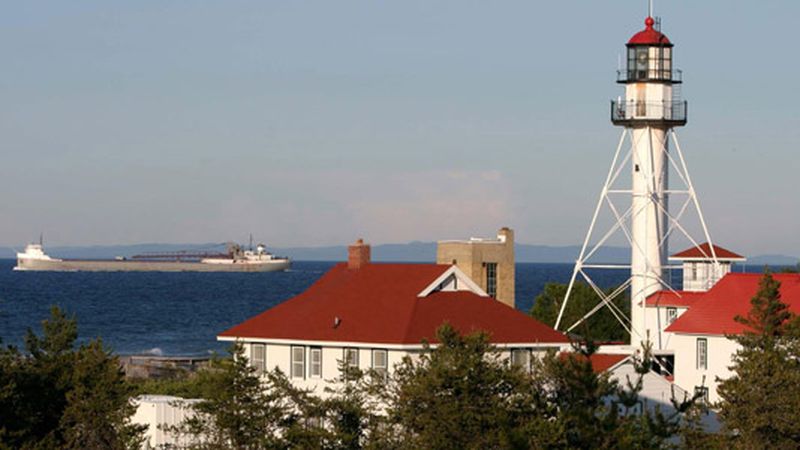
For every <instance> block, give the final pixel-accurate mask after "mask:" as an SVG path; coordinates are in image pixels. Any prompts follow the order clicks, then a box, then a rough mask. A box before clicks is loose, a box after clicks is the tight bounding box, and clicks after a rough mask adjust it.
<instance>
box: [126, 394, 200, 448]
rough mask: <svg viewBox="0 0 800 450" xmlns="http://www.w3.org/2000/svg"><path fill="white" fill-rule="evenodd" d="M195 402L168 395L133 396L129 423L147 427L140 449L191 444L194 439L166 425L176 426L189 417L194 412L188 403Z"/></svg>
mask: <svg viewBox="0 0 800 450" xmlns="http://www.w3.org/2000/svg"><path fill="white" fill-rule="evenodd" d="M199 401H200V400H187V399H183V398H180V397H172V396H168V395H140V396H139V397H136V398H135V399H134V402H133V403H134V405H135V406H136V412H135V413H134V414H133V417H131V422H132V423H134V424H138V425H145V426H146V427H147V429H146V430H145V434H144V437H145V441H144V443H143V444H142V448H143V449H149V448H164V447H168V448H184V447H185V446H188V445H190V444H193V443H195V439H193V438H191V437H189V436H181V435H178V434H176V433H172V432H171V431H169V429H168V427H172V426H177V425H180V424H181V423H182V422H183V421H184V420H186V419H189V418H191V417H192V416H193V415H194V411H193V410H192V405H194V404H195V403H197V402H199Z"/></svg>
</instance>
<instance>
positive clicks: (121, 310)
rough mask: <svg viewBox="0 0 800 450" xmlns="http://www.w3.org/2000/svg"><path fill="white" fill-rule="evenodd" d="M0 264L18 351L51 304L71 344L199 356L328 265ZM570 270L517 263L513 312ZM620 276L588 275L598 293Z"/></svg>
mask: <svg viewBox="0 0 800 450" xmlns="http://www.w3.org/2000/svg"><path fill="white" fill-rule="evenodd" d="M15 263H16V261H13V260H0V339H2V342H3V344H15V345H20V344H21V343H22V338H23V336H24V334H25V331H26V330H27V329H28V328H34V330H36V331H37V332H39V331H40V323H41V321H42V319H45V318H47V317H48V315H49V309H50V306H51V305H58V306H59V307H61V308H62V309H64V310H66V311H67V312H68V313H69V314H74V315H75V317H76V318H77V319H78V332H79V335H80V337H79V339H81V340H88V339H91V338H94V337H98V336H100V337H102V338H103V341H104V342H105V343H106V344H107V345H108V346H109V347H111V348H112V349H113V350H114V351H115V352H117V353H120V354H138V353H145V352H150V353H155V354H163V355H204V354H208V353H209V352H211V351H224V350H225V348H226V346H227V344H225V343H222V342H217V341H216V339H215V336H216V335H217V333H220V332H222V331H224V330H226V329H227V328H229V327H231V326H233V325H235V324H237V323H239V322H242V321H243V320H245V319H247V318H249V317H252V316H253V315H256V314H258V313H260V312H262V311H264V310H266V309H267V308H270V307H272V306H274V305H277V304H278V303H280V302H282V301H284V300H286V299H289V298H291V297H292V296H294V295H297V294H299V293H300V292H302V291H304V290H305V289H306V288H307V287H308V286H310V285H311V284H312V283H313V282H314V281H316V280H317V279H318V278H319V277H320V276H322V274H323V273H325V272H326V271H327V270H328V269H329V268H331V267H332V266H333V265H334V264H335V263H334V262H304V261H298V262H294V263H293V265H292V270H290V271H288V272H272V273H191V272H185V273H162V272H15V271H13V270H11V269H12V268H13V267H14V265H15ZM571 274H572V265H571V264H517V273H516V279H517V280H516V281H517V292H516V303H517V308H518V309H519V310H521V311H525V312H527V311H528V310H529V309H530V308H531V306H532V305H533V299H534V298H535V297H536V295H538V294H539V293H540V292H541V290H542V289H543V288H544V285H545V283H547V282H550V281H554V282H560V283H566V282H568V281H569V277H570V275H571ZM625 279H626V276H625V272H624V271H605V272H604V273H602V274H597V275H596V276H595V281H596V282H598V284H600V285H601V286H602V287H610V286H613V285H617V284H619V283H622V282H623V281H625Z"/></svg>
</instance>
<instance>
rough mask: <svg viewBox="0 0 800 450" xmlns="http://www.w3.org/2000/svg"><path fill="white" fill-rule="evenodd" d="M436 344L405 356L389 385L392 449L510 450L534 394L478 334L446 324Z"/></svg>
mask: <svg viewBox="0 0 800 450" xmlns="http://www.w3.org/2000/svg"><path fill="white" fill-rule="evenodd" d="M437 337H438V340H439V342H440V344H439V345H438V346H437V347H435V348H432V347H430V346H427V345H426V347H425V350H424V352H423V354H422V355H421V356H420V357H419V358H418V359H416V360H415V359H412V358H410V357H406V358H405V359H404V361H403V363H402V364H401V365H400V366H398V367H397V368H396V369H395V372H394V374H393V376H392V379H391V380H390V383H389V385H388V388H389V389H388V393H387V400H388V404H389V405H390V406H389V408H388V417H389V419H388V420H389V423H390V425H391V426H392V429H393V430H394V431H395V432H396V433H395V435H394V439H392V440H391V441H390V442H391V444H392V445H391V446H392V447H396V448H428V449H448V448H464V449H467V448H474V449H478V448H498V447H500V448H509V447H515V446H516V444H518V443H519V441H520V440H521V439H522V431H523V428H524V425H525V424H526V422H527V420H528V419H527V418H528V416H529V414H530V413H531V412H532V411H531V410H532V406H531V404H530V399H531V395H532V394H534V396H535V394H536V392H537V390H536V389H533V388H532V386H531V385H530V378H529V377H528V376H527V374H526V373H525V372H524V371H523V370H520V369H519V368H517V367H511V366H510V365H509V364H508V363H507V361H503V360H501V359H500V358H499V354H498V353H497V351H496V350H495V349H494V348H493V347H492V346H491V345H490V343H489V340H488V337H487V336H486V335H485V334H483V333H477V334H472V335H469V336H461V335H460V334H459V333H458V332H457V331H455V330H454V329H453V328H452V327H451V326H449V325H446V324H445V325H443V326H442V327H441V328H440V329H439V330H438V332H437Z"/></svg>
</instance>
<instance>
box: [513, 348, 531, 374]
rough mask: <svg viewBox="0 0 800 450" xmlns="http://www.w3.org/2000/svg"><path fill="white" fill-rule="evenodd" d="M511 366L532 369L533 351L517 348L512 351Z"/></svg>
mask: <svg viewBox="0 0 800 450" xmlns="http://www.w3.org/2000/svg"><path fill="white" fill-rule="evenodd" d="M511 364H513V365H515V366H519V367H522V368H523V369H525V370H530V369H531V350H530V349H527V348H515V349H512V350H511Z"/></svg>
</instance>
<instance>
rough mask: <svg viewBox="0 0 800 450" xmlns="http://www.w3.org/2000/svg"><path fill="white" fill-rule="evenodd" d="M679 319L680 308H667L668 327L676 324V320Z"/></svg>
mask: <svg viewBox="0 0 800 450" xmlns="http://www.w3.org/2000/svg"><path fill="white" fill-rule="evenodd" d="M677 318H678V308H674V307H672V306H670V307H668V308H667V325H669V324H671V323H672V322H675V319H677Z"/></svg>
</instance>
